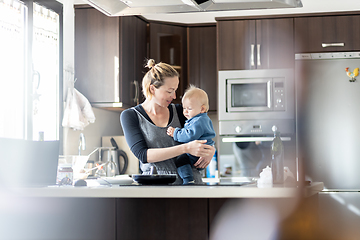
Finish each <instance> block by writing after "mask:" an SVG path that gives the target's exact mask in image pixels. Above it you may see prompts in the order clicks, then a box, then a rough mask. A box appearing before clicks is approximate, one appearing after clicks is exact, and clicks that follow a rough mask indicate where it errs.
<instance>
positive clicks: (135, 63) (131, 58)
mask: <svg viewBox="0 0 360 240" xmlns="http://www.w3.org/2000/svg"><path fill="white" fill-rule="evenodd" d="M120 49H121V50H120V56H121V57H120V62H119V64H120V83H121V84H120V86H119V87H120V95H121V101H122V102H123V104H124V105H125V106H126V107H129V106H135V105H137V104H138V103H139V96H140V92H139V91H140V84H141V80H142V76H143V74H144V71H145V69H144V61H145V59H146V22H144V21H143V20H141V19H139V18H137V17H133V16H129V17H121V18H120Z"/></svg>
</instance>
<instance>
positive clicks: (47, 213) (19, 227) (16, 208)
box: [0, 194, 116, 240]
mask: <svg viewBox="0 0 360 240" xmlns="http://www.w3.org/2000/svg"><path fill="white" fill-rule="evenodd" d="M5 195H6V194H5ZM3 198H4V201H2V203H1V206H0V216H1V217H0V223H1V224H0V232H1V236H0V239H34V240H35V239H36V240H59V239H69V240H70V239H71V240H75V239H76V240H80V239H86V240H99V239H101V240H114V239H116V238H115V234H116V229H115V221H116V218H115V216H116V214H115V202H116V201H115V199H110V198H103V199H100V198H56V197H49V198H46V197H42V198H35V197H29V198H25V197H11V198H10V197H9V198H6V196H3Z"/></svg>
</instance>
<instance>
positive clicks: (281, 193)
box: [11, 182, 324, 198]
mask: <svg viewBox="0 0 360 240" xmlns="http://www.w3.org/2000/svg"><path fill="white" fill-rule="evenodd" d="M323 188H324V184H323V183H322V182H314V183H311V184H310V186H306V187H303V188H300V187H284V186H274V187H271V188H258V187H257V186H256V184H250V185H245V186H206V185H205V186H136V185H130V186H118V185H112V186H109V185H101V186H95V187H73V186H61V187H59V186H52V187H43V188H14V189H11V192H12V193H13V194H16V195H18V196H24V197H66V198H73V197H74V198H292V197H297V196H305V197H309V196H312V195H314V194H317V193H319V192H320V191H322V190H323Z"/></svg>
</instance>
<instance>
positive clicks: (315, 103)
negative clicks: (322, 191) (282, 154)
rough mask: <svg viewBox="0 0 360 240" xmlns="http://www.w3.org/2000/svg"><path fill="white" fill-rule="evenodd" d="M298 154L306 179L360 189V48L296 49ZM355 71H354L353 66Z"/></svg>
mask: <svg viewBox="0 0 360 240" xmlns="http://www.w3.org/2000/svg"><path fill="white" fill-rule="evenodd" d="M295 59H296V61H295V64H296V65H295V81H296V89H297V97H296V99H297V123H298V124H297V135H298V140H299V141H298V142H299V145H298V156H299V159H300V160H301V161H300V162H302V163H303V167H304V168H303V169H304V174H305V176H306V179H308V180H311V181H317V182H324V186H325V188H326V189H328V190H330V191H335V190H336V191H337V190H340V191H359V190H360V76H357V77H355V79H356V80H354V79H351V78H350V77H349V76H348V74H347V72H346V68H349V69H348V71H349V74H350V73H351V72H354V70H355V69H356V68H360V52H351V53H350V52H338V53H321V54H319V53H317V54H316V53H314V54H296V57H295ZM355 72H356V71H355Z"/></svg>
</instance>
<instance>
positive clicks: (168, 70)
mask: <svg viewBox="0 0 360 240" xmlns="http://www.w3.org/2000/svg"><path fill="white" fill-rule="evenodd" d="M145 67H148V68H150V70H149V71H148V72H147V73H146V74H145V76H144V77H143V81H142V92H143V94H144V96H145V98H147V99H151V97H152V94H151V92H150V86H151V85H154V87H156V88H159V87H161V86H162V85H164V79H165V78H168V77H179V73H178V72H177V71H176V70H175V69H174V68H173V67H172V66H171V65H169V64H166V63H162V62H160V63H158V64H155V60H154V59H149V60H148V62H147V64H146V66H145Z"/></svg>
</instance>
